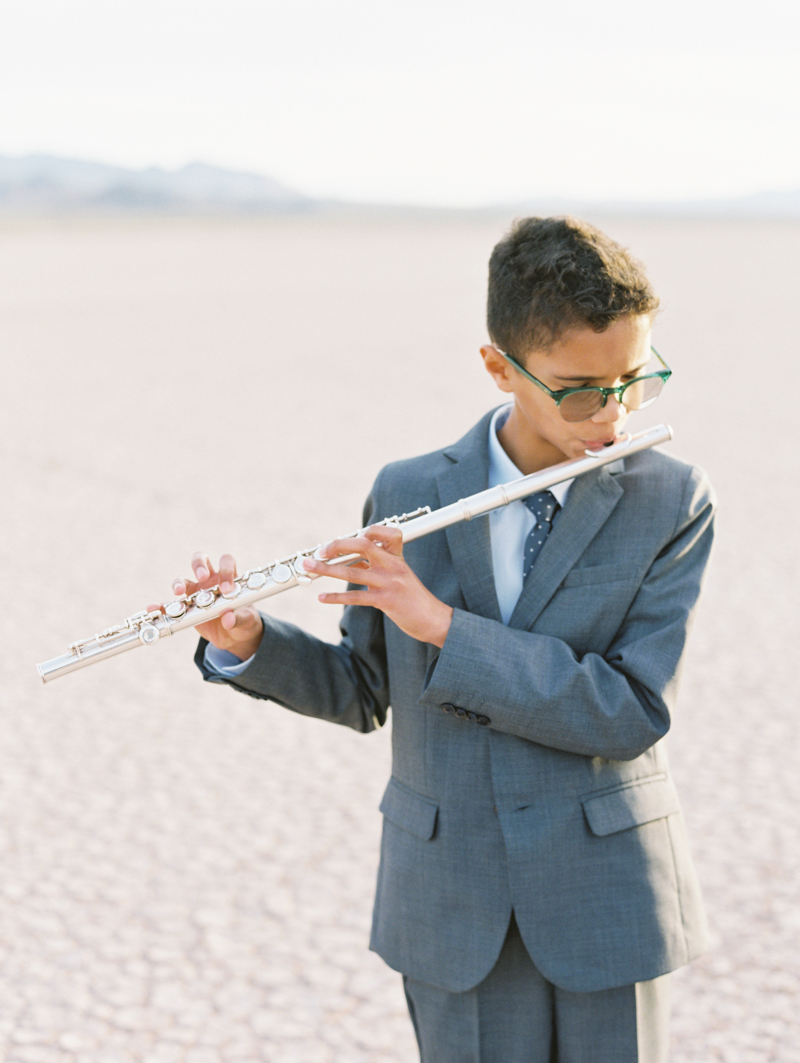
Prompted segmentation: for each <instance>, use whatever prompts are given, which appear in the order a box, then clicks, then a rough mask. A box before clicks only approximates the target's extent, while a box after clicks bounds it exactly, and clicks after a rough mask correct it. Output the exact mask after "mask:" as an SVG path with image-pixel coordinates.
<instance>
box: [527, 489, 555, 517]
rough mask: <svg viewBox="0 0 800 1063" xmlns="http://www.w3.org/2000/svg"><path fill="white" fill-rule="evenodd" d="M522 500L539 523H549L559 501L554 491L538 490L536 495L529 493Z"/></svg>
mask: <svg viewBox="0 0 800 1063" xmlns="http://www.w3.org/2000/svg"><path fill="white" fill-rule="evenodd" d="M522 501H523V502H524V503H525V505H526V506H527V507H528V509H529V510H530V511H531V513H532V514H533V515H534V517H535V518H536V523H537V524H549V523H550V522H551V521H552V519H553V514H554V513H555V511H556V510H557V509H558V502H556V496H555V495H554V494H553V492H552V491H537V492H536V494H535V495H528V497H527V498H523V499H522Z"/></svg>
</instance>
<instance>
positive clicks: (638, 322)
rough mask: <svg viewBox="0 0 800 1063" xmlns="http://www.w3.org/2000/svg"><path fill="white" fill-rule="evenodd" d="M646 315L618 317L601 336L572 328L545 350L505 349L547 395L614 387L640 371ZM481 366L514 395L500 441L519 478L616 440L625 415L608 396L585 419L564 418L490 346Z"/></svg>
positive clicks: (645, 354)
mask: <svg viewBox="0 0 800 1063" xmlns="http://www.w3.org/2000/svg"><path fill="white" fill-rule="evenodd" d="M650 328H651V323H650V318H649V317H647V316H646V315H636V316H630V317H625V318H620V319H619V320H618V321H616V322H614V324H613V325H611V326H610V327H609V328H607V329H606V330H605V332H595V331H594V329H592V328H589V327H588V326H587V327H583V328H575V329H571V330H570V331H568V332H566V333H564V335H563V336H562V337H561V338H560V339H559V340H558V341H557V342H556V343H555V344H553V346H552V347H550V348H549V349H547V350H536V351H529V352H528V353H527V354H525V353H524V352H517V351H512V352H509V353H512V354H514V355H515V356H516V357H517V358H519V360H520V362H521V363H522V364H523V365H524V366H525V368H526V369H527V370H528V372H529V373H531V374H533V376H535V377H536V378H537V380H540V381H541V382H542V383H543V384H546V385H547V387H548V388H550V389H551V391H559V390H561V389H562V388H575V387H581V386H584V385H596V386H600V387H606V388H609V387H616V386H618V385H619V384H624V383H625V382H626V381H628V380H630V379H631V378H632V377H634V376H636V375H637V374H639V373H641V372H642V371H643V370H644V367H645V366H646V365H647V364H648V363H649V361H650V357H651V354H650ZM481 354H482V355H483V359H484V363H485V365H486V368H487V370H488V371H489V373H490V374H491V376H492V377H493V379H494V381H495V383H496V384H497V386H498V387H499V388H500V390H501V391H505V392H508V393H509V394H512V395H513V396H514V409H513V410H512V412H511V414H510V416H509V418H508V421H507V422H506V424H505V425H504V427H503V428H502V429H501V431H500V441H501V443H502V444H503V446H504V448H505V449H506V451H507V452H508V454H509V456H510V457H511V459H512V460H513V461H514V462H515V464H516V465H517V466H518V468H520V469H521V470H522V472H524V473H528V472H534V471H536V470H537V469H540V468H546V467H547V466H548V465H552V464H554V463H555V462H558V461H563V460H564V458H565V457H566V458H579V457H582V456H583V452H584V451H585V450H587V449H589V450H594V449H598V448H602V446H603V444H604V443H607V442H610V441H613V440H614V439H615V438H616V436H618V435H619V434H620V433H621V432H622V429H623V426H624V425H625V422H626V421H627V419H628V411H627V410H626V409H625V407H624V406H622V405H620V403H619V402H618V401H617V399H616V397H615V396H613V395H612V396H609V398H608V400H607V402H606V405H605V406H604V407H603V408H602V409H600V410H598V411H597V413H596V414H594V416H593V417H590V418H588V419H587V420H585V421H573V422H570V421H565V420H564V418H563V417H562V416H561V413H560V411H559V409H558V406H557V405H556V404H555V402H554V401H553V399H551V398H550V396H549V395H548V394H547V393H546V392H544V391H542V390H541V388H538V387H537V386H536V384H534V383H533V381H531V380H528V379H527V378H526V377H524V376H523V375H522V374H521V373H520V372H518V371H517V370H516V369H515V368H514V367H513V366H512V365H509V363H508V362H507V361H506V360H505V359H504V358H503V357H502V356H501V355H500V354H499V353H498V352H497V349H496V348H495V347H493V346H486V347H482V348H481Z"/></svg>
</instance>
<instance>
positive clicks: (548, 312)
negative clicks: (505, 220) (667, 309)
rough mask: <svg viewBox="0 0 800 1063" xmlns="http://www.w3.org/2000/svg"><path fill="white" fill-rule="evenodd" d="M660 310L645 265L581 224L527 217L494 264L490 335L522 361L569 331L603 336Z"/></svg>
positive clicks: (491, 263) (494, 257)
mask: <svg viewBox="0 0 800 1063" xmlns="http://www.w3.org/2000/svg"><path fill="white" fill-rule="evenodd" d="M658 305H659V304H658V297H657V296H656V294H655V292H654V291H653V289H652V287H651V285H650V282H649V281H648V279H647V276H646V275H645V271H644V266H643V265H642V264H641V263H640V262H638V261H637V260H636V259H635V258H633V256H632V255H630V254H629V253H628V251H627V250H626V249H625V248H624V247H621V246H620V245H619V244H618V243H615V241H614V240H612V239H611V238H610V237H608V236H606V235H605V233H603V232H601V231H600V230H599V229H596V228H595V227H594V226H593V225H589V223H588V222H585V221H581V220H580V219H578V218H522V219H521V220H519V221H517V222H515V223H514V226H513V227H512V229H511V231H510V232H509V233H508V235H507V236H505V237H504V238H503V239H502V240H501V241H500V243H498V244H497V246H496V247H495V249H494V251H493V252H492V256H491V258H490V259H489V298H488V305H487V325H488V328H489V335H490V336H491V338H492V342H493V343H496V344H497V345H498V346H499V347H501V348H502V349H503V350H504V351H507V352H508V353H509V354H514V355H515V356H516V357H518V358H519V357H524V356H525V355H526V354H527V353H528V352H529V351H532V350H547V349H548V348H549V347H551V346H552V345H553V344H554V343H556V342H557V341H558V340H559V339H560V338H561V336H562V335H563V334H564V333H565V332H566V331H567V330H568V329H571V328H576V327H578V328H580V327H586V326H588V327H590V328H593V329H594V330H595V332H604V331H605V330H606V329H607V328H608V327H609V326H610V325H613V324H614V322H615V321H618V320H619V319H620V318H622V317H627V316H628V315H629V314H637V315H638V314H648V315H650V316H653V315H655V313H656V312H657V310H658Z"/></svg>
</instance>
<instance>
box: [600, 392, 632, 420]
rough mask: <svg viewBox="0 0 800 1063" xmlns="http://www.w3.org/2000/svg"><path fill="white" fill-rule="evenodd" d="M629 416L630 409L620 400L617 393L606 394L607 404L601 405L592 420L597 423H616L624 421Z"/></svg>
mask: <svg viewBox="0 0 800 1063" xmlns="http://www.w3.org/2000/svg"><path fill="white" fill-rule="evenodd" d="M627 416H628V411H627V410H626V409H625V407H624V406H623V405H622V403H621V402H620V401H619V399H618V398H617V396H616V395H608V396H606V401H605V405H604V406H601V407H600V409H599V410H598V411H597V413H596V414H595V415H594V417H592V420H593V421H595V422H596V423H597V424H614V423H615V422H616V421H623V420H624V419H625V418H626V417H627Z"/></svg>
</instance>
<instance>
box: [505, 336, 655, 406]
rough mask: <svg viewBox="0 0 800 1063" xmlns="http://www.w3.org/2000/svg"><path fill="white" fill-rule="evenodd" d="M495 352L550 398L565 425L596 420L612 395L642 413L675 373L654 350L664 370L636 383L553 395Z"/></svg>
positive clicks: (507, 356) (563, 390)
mask: <svg viewBox="0 0 800 1063" xmlns="http://www.w3.org/2000/svg"><path fill="white" fill-rule="evenodd" d="M495 350H496V351H497V353H498V354H502V356H503V357H504V358H505V360H506V361H507V362H508V363H509V364H510V365H513V366H514V368H515V369H516V370H517V372H519V373H522V375H523V376H524V377H526V378H527V379H528V380H530V381H532V382H533V383H534V384H535V385H536V386H537V388H541V389H542V391H544V392H546V393H547V394H548V395H549V396H550V398H551V399H552V400H553V402H555V404H556V406H558V412H559V413H560V414H561V416H562V417H563V418H564V420H565V421H587V420H588V419H589V418H590V417H594V415H595V414H596V413H597V411H598V410H602V408H603V407H604V406H605V404H606V403H607V402H608V397H609V395H614V396H615V398H616V399H617V402H619V403H621V404H622V405H623V406H624V407H625V409H626V410H631V411H633V410H643V409H644V408H645V406H649V405H650V403H651V402H655V400H656V399H657V398H658V396H659V395H660V394H661V391H662V389H663V387H664V385H665V384H666V382H667V381H668V380H669V378H670V377H671V376H672V370H671V369H670V368H669V366H668V365H667V363H666V362H665V361H664V359H663V358H662V357H661V355H660V354H659V353H658V351H657V350H656V349H655V347H651V348H650V350H651V351H652V352H653V354H654V355H655V356H656V358H658V360H659V362H661V364H662V365H663V366H664V368H663V369H659V370H658V371H657V372H655V373H648V374H647V375H646V376H637V377H634V378H633V380H629V381H628V382H627V383H625V384H620V385H619V387H616V388H601V387H595V386H593V385H588V384H587V385H586V386H585V387H580V388H561V389H560V390H559V391H551V389H550V388H549V387H548V386H547V384H543V383H542V382H541V380H537V379H536V377H535V376H534V375H533V374H532V373H529V372H528V370H527V369H526V368H525V367H524V366H522V365H520V364H519V362H518V361H517V360H516V358H513V357H512V356H511V355H510V354H506V352H505V351H501V350H500V348H499V347H495Z"/></svg>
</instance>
